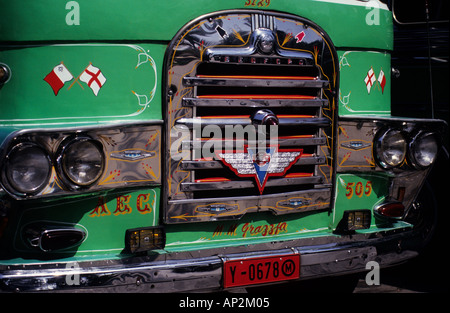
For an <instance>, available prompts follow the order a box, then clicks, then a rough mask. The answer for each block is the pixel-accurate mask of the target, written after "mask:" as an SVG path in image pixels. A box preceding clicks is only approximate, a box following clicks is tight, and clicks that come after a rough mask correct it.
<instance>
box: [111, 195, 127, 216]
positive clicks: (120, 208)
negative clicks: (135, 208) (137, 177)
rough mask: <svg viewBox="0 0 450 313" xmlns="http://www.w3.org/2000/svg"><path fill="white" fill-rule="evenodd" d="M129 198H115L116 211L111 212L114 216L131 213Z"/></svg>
mask: <svg viewBox="0 0 450 313" xmlns="http://www.w3.org/2000/svg"><path fill="white" fill-rule="evenodd" d="M130 199H131V196H129V195H127V196H119V197H117V206H116V210H115V211H114V212H113V214H114V215H119V214H129V213H131V207H130V206H129V205H128V204H129V203H130Z"/></svg>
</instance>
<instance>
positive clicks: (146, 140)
mask: <svg viewBox="0 0 450 313" xmlns="http://www.w3.org/2000/svg"><path fill="white" fill-rule="evenodd" d="M161 124H162V121H161V120H154V121H153V120H152V121H149V122H146V123H145V122H142V123H133V124H129V123H113V124H108V125H93V126H83V127H68V128H57V129H52V128H42V129H24V130H20V131H15V132H14V131H12V132H11V133H10V134H9V135H8V136H7V138H6V139H5V140H4V142H3V143H2V145H1V146H0V158H5V157H6V155H7V154H8V153H9V151H10V150H11V149H12V148H13V147H14V146H15V145H17V144H18V143H21V142H24V141H27V142H33V143H40V144H42V145H43V146H45V147H46V151H47V153H49V155H50V160H56V158H57V157H58V154H57V153H58V152H59V151H58V147H59V146H60V144H61V143H64V142H65V140H68V139H70V138H73V137H77V136H78V137H89V138H92V139H93V140H95V141H97V142H100V143H101V145H102V150H103V151H102V152H103V155H104V157H105V158H106V162H105V169H104V171H103V175H101V176H100V178H99V179H98V180H97V181H96V182H95V183H94V184H92V185H91V186H88V187H85V188H74V187H75V186H74V185H73V184H69V183H64V182H63V181H62V180H64V178H62V176H63V175H61V174H58V175H53V176H52V175H50V179H49V180H48V183H47V184H46V186H44V188H43V189H42V190H40V191H39V192H37V193H35V194H30V195H25V194H17V193H14V192H13V191H12V190H11V188H7V185H6V184H5V179H4V178H2V179H1V184H3V185H2V187H4V189H5V191H6V192H8V194H9V195H10V196H12V197H13V198H14V199H16V200H23V199H37V198H46V199H49V200H50V199H55V200H57V199H59V198H58V197H57V196H62V195H64V196H74V195H79V194H82V193H92V192H97V191H101V190H106V189H111V188H124V187H133V186H144V185H146V186H148V185H159V184H161V171H162V169H161V152H162V151H161V144H162V138H161V136H162V129H161ZM136 150H139V151H142V153H146V157H145V158H141V159H134V160H123V159H120V158H114V157H113V156H111V154H112V155H115V154H117V153H121V152H123V151H136ZM143 160H146V161H145V163H144V164H148V166H149V167H151V168H152V170H153V173H150V172H148V170H146V168H144V167H143V165H142V164H141V162H142V161H143ZM56 163H57V162H56ZM53 166H54V167H55V170H57V167H58V166H57V165H56V164H53ZM60 170H61V169H60ZM2 172H3V171H2ZM57 172H59V171H57ZM115 172H118V173H120V174H121V175H116V177H111V176H110V175H114V173H115ZM113 178H114V179H113ZM44 191H45V192H44Z"/></svg>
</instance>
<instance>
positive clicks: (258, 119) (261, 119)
mask: <svg viewBox="0 0 450 313" xmlns="http://www.w3.org/2000/svg"><path fill="white" fill-rule="evenodd" d="M251 120H252V124H253V125H254V126H258V125H265V126H270V125H274V126H275V125H278V124H279V121H278V117H277V116H276V115H275V114H274V113H273V112H272V111H270V110H266V109H263V110H258V111H256V112H255V113H254V114H253V115H252V116H251Z"/></svg>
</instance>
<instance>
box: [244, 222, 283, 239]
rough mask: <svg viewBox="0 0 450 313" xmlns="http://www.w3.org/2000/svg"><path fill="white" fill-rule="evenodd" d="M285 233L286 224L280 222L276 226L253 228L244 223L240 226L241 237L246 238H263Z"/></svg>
mask: <svg viewBox="0 0 450 313" xmlns="http://www.w3.org/2000/svg"><path fill="white" fill-rule="evenodd" d="M283 232H287V224H286V223H285V222H280V223H278V224H270V225H261V226H256V227H255V226H253V225H251V224H250V223H245V224H244V226H242V237H243V238H246V237H247V235H250V236H258V235H261V236H263V237H265V236H267V235H269V236H271V235H278V234H280V233H283Z"/></svg>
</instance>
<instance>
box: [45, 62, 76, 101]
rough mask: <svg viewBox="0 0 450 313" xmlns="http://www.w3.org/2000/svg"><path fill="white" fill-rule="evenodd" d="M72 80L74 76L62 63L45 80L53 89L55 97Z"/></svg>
mask: <svg viewBox="0 0 450 313" xmlns="http://www.w3.org/2000/svg"><path fill="white" fill-rule="evenodd" d="M72 79H73V76H72V74H71V73H70V72H69V70H68V69H67V67H65V66H64V64H62V63H60V64H58V65H56V66H55V67H54V68H53V70H52V71H51V72H50V73H48V75H47V76H45V78H44V80H45V81H46V82H47V83H48V84H49V85H50V87H52V89H53V92H54V93H55V96H57V95H58V92H59V90H60V89H61V88H62V87H63V86H64V84H65V83H66V82H68V81H70V80H72Z"/></svg>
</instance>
